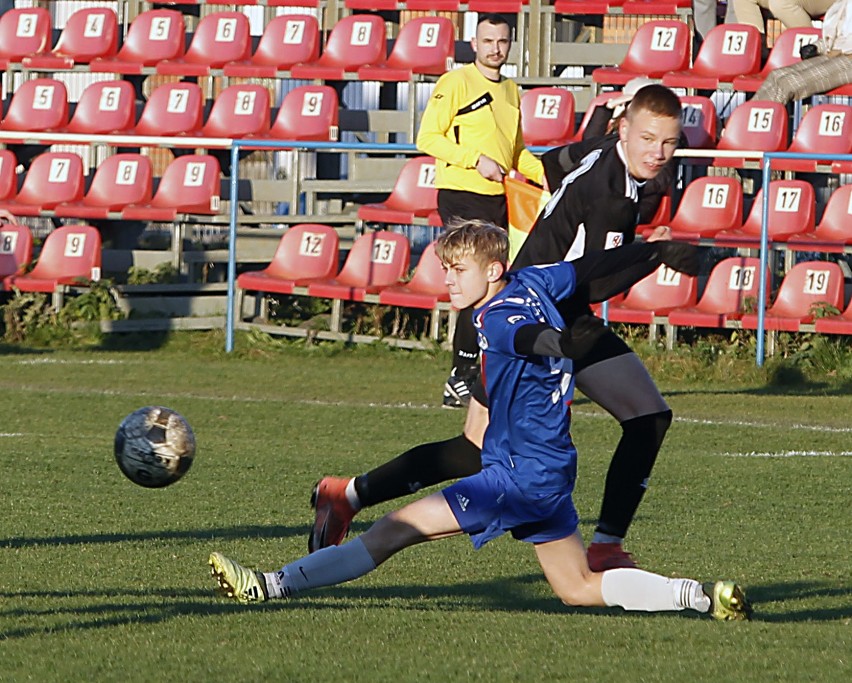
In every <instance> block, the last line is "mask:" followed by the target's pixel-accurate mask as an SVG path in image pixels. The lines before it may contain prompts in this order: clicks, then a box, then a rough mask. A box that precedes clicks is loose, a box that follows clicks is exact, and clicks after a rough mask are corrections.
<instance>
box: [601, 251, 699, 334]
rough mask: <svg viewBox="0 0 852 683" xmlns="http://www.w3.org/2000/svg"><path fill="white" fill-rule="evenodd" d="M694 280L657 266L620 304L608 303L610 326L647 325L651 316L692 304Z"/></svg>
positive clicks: (651, 319)
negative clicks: (617, 324) (613, 324)
mask: <svg viewBox="0 0 852 683" xmlns="http://www.w3.org/2000/svg"><path fill="white" fill-rule="evenodd" d="M697 292H698V280H697V278H695V277H694V276H691V275H684V274H683V273H679V272H677V271H676V270H672V269H671V268H669V267H668V266H665V265H663V266H660V267H659V268H657V270H655V271H654V272H653V273H651V274H650V275H648V276H647V277H644V278H642V279H641V280H640V281H639V282H637V283H636V284H635V285H633V286H632V287H631V288H630V291H629V292H627V296H625V297H624V300H623V301H616V302H610V306H609V311H608V318H609V320H610V322H617V323H637V324H643V325H651V324H653V322H654V317H655V316H661V315H665V314H666V313H668V312H669V311H670V310H671V309H673V308H682V307H684V306H692V305H694V304H695V301H696V297H697Z"/></svg>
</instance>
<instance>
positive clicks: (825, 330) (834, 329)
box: [814, 301, 852, 334]
mask: <svg viewBox="0 0 852 683" xmlns="http://www.w3.org/2000/svg"><path fill="white" fill-rule="evenodd" d="M814 329H816V331H817V332H819V333H820V334H852V301H850V302H849V305H848V306H847V307H846V309H845V310H844V311H843V312H842V313H841V314H840V315H830V316H825V317H823V318H817V319H816V320H814Z"/></svg>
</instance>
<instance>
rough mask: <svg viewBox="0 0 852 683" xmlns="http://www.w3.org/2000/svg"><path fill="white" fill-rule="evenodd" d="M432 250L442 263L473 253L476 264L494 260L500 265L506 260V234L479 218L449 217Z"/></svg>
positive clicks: (454, 261) (453, 261)
mask: <svg viewBox="0 0 852 683" xmlns="http://www.w3.org/2000/svg"><path fill="white" fill-rule="evenodd" d="M435 253H436V254H437V255H438V258H439V259H441V263H443V264H444V265H448V266H450V265H453V264H455V263H458V262H459V261H461V260H462V259H463V258H465V257H466V256H473V258H474V260H475V261H476V262H477V263H479V264H480V265H483V266H484V265H487V264H489V263H492V262H494V261H497V262H499V263H500V264H502V265H503V266H504V267H505V266H506V263H507V262H508V260H509V236H508V234H507V233H506V231H505V230H503V228H498V227H497V226H496V225H494V224H493V223H489V222H488V221H482V220H461V219H458V220H453V221H451V222H450V223H449V224H448V225H447V231H446V232H445V233H443V234H442V235H441V236H440V237H439V238H438V241H437V242H436V243H435Z"/></svg>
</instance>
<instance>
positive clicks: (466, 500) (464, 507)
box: [456, 493, 470, 512]
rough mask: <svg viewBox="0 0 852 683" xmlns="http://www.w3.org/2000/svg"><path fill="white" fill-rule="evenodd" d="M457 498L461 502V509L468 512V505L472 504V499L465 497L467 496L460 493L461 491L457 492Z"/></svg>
mask: <svg viewBox="0 0 852 683" xmlns="http://www.w3.org/2000/svg"><path fill="white" fill-rule="evenodd" d="M456 500H457V501H458V502H459V507H460V508H461V511H462V512H466V511H467V506H468V505H470V499H469V498H465V497H464V496H463V495H462V494H460V493H457V494H456Z"/></svg>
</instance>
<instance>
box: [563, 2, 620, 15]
mask: <svg viewBox="0 0 852 683" xmlns="http://www.w3.org/2000/svg"><path fill="white" fill-rule="evenodd" d="M622 5H624V0H556V2H554V3H553V9H554V11H555V12H556V13H557V14H568V15H571V14H609V13H610V10H611V9H612V8H614V7H621V6H622Z"/></svg>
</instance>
